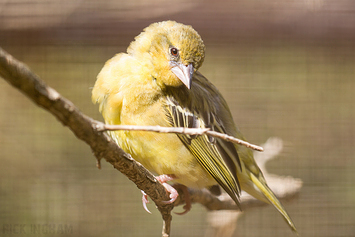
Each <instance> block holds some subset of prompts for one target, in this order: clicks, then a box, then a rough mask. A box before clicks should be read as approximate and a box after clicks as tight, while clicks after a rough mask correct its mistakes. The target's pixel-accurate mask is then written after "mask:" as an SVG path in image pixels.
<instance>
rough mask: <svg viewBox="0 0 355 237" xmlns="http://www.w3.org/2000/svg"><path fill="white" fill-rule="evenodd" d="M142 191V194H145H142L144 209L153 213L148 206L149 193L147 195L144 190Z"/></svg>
mask: <svg viewBox="0 0 355 237" xmlns="http://www.w3.org/2000/svg"><path fill="white" fill-rule="evenodd" d="M141 192H142V194H143V196H142V203H143V208H144V210H145V211H146V212H148V213H150V214H152V213H151V212H150V211H149V209H148V207H147V203H149V200H148V195H147V194H146V193H145V192H144V191H143V190H141Z"/></svg>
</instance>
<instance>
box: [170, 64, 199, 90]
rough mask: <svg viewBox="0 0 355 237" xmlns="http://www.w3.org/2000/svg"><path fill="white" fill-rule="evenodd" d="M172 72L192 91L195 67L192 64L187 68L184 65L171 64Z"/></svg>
mask: <svg viewBox="0 0 355 237" xmlns="http://www.w3.org/2000/svg"><path fill="white" fill-rule="evenodd" d="M171 66H172V67H171V71H172V72H173V73H174V74H175V75H176V76H177V77H178V78H179V79H180V80H181V81H182V83H184V84H185V86H186V87H187V88H188V89H190V88H191V82H192V75H193V74H194V67H193V66H192V64H189V65H187V66H185V65H184V64H182V63H171Z"/></svg>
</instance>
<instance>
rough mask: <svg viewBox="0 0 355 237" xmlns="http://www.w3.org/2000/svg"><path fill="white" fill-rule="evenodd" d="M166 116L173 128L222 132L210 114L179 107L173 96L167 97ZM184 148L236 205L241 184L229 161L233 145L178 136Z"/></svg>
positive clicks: (219, 125) (233, 152)
mask: <svg viewBox="0 0 355 237" xmlns="http://www.w3.org/2000/svg"><path fill="white" fill-rule="evenodd" d="M166 101H167V103H166V107H165V108H166V115H167V119H168V122H169V124H170V125H171V126H173V127H187V128H210V129H211V130H214V131H218V132H224V130H223V126H222V125H221V124H219V123H218V121H217V120H216V116H215V115H214V114H213V113H208V114H204V115H203V114H198V113H197V112H195V111H194V112H191V111H189V109H188V108H185V107H182V106H180V105H179V103H178V102H177V101H176V100H174V99H173V98H172V97H167V100H166ZM178 136H179V138H180V140H181V141H182V142H183V143H184V145H185V146H186V148H187V149H188V150H189V151H190V152H191V153H192V154H193V155H194V157H195V158H196V159H197V160H198V162H199V163H200V164H201V165H202V166H203V167H204V168H205V170H206V171H207V172H208V173H209V174H210V175H211V176H212V177H213V178H214V179H215V180H216V181H217V182H218V184H219V185H220V186H221V187H222V188H223V189H224V190H225V191H226V192H227V193H228V194H229V195H230V196H231V197H232V199H233V200H234V201H235V202H236V203H237V205H239V200H238V199H239V195H240V185H239V182H238V178H237V172H236V164H235V163H234V162H233V160H232V159H231V158H230V157H231V156H234V157H235V156H236V158H235V159H236V160H238V161H239V157H238V153H237V151H236V149H235V147H234V145H233V144H231V143H228V142H225V141H223V140H220V139H218V138H217V139H216V138H214V137H209V136H207V135H200V136H190V135H181V134H178Z"/></svg>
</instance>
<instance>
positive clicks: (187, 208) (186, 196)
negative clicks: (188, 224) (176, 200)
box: [174, 184, 191, 215]
mask: <svg viewBox="0 0 355 237" xmlns="http://www.w3.org/2000/svg"><path fill="white" fill-rule="evenodd" d="M174 188H179V189H181V190H182V192H183V193H184V199H185V206H183V208H184V210H185V211H183V212H175V214H177V215H184V214H186V213H188V212H189V211H190V210H191V199H190V193H189V190H188V188H187V187H186V186H185V185H182V184H174Z"/></svg>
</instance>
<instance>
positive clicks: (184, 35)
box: [127, 21, 205, 89]
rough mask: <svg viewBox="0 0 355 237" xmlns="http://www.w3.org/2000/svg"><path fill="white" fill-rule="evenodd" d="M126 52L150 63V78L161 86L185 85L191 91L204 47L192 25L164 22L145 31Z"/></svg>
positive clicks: (202, 57) (155, 24)
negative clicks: (151, 67)
mask: <svg viewBox="0 0 355 237" xmlns="http://www.w3.org/2000/svg"><path fill="white" fill-rule="evenodd" d="M127 52H128V53H129V54H130V55H132V56H134V57H137V58H139V59H140V60H142V61H144V60H149V63H150V64H151V65H152V66H153V70H152V77H153V78H154V79H155V80H157V83H158V84H159V85H160V86H162V87H165V86H173V87H179V86H182V85H185V86H186V87H187V88H188V89H190V87H191V80H192V76H193V73H194V72H195V71H196V70H197V69H198V68H199V67H200V66H201V65H202V62H203V60H204V57H205V45H204V44H203V41H202V39H201V37H200V35H199V34H198V33H197V32H196V31H195V30H194V29H193V28H192V27H191V26H186V25H183V24H180V23H177V22H175V21H163V22H159V23H153V24H151V25H150V26H148V27H147V28H145V29H144V31H143V32H142V33H141V34H140V35H138V36H137V37H136V38H135V41H133V42H132V43H131V45H130V46H129V47H128V50H127ZM140 57H142V58H140Z"/></svg>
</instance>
